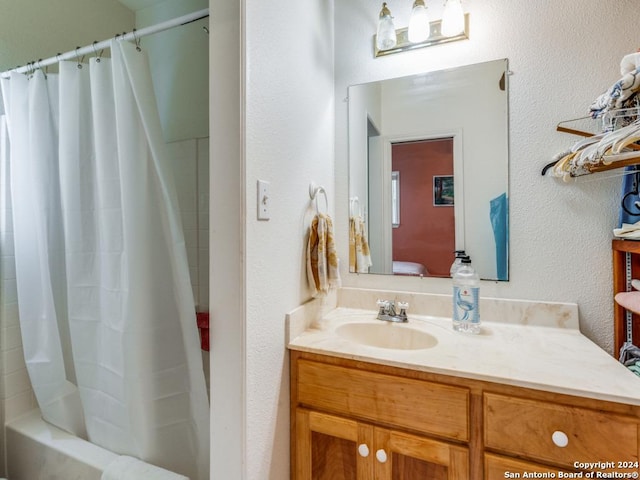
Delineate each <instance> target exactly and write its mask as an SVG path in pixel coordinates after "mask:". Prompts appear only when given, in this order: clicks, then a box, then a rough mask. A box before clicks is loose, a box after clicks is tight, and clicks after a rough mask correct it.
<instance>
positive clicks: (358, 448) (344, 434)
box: [295, 408, 374, 480]
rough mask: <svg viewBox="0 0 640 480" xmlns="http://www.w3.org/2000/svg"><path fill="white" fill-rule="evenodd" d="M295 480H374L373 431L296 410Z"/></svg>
mask: <svg viewBox="0 0 640 480" xmlns="http://www.w3.org/2000/svg"><path fill="white" fill-rule="evenodd" d="M295 442H296V467H295V479H296V480H374V476H373V463H372V461H371V456H372V454H373V427H371V426H369V425H364V424H360V423H358V422H356V421H354V420H348V419H345V418H340V417H335V416H333V415H327V414H324V413H318V412H314V411H310V410H305V409H302V408H298V409H297V410H296V436H295Z"/></svg>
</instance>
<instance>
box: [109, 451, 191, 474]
mask: <svg viewBox="0 0 640 480" xmlns="http://www.w3.org/2000/svg"><path fill="white" fill-rule="evenodd" d="M100 479H101V480H189V478H188V477H185V476H184V475H179V474H177V473H174V472H170V471H169V470H165V469H164V468H160V467H156V466H155V465H151V464H150V463H146V462H143V461H142V460H138V459H137V458H134V457H129V456H127V455H120V456H119V457H117V458H116V459H115V460H113V461H112V462H111V463H110V464H109V465H107V468H105V469H104V472H102V476H101V477H100Z"/></svg>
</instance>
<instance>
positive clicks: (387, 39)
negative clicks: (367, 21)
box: [376, 2, 398, 50]
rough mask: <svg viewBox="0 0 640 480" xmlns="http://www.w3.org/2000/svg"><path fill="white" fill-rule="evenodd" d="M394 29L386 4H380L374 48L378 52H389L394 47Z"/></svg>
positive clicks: (395, 39) (395, 40)
mask: <svg viewBox="0 0 640 480" xmlns="http://www.w3.org/2000/svg"><path fill="white" fill-rule="evenodd" d="M397 41H398V40H397V38H396V27H395V26H394V25H393V17H391V12H390V11H389V9H388V8H387V4H386V2H385V3H383V4H382V10H380V20H379V21H378V33H377V34H376V46H377V47H378V50H389V49H390V48H393V47H395V46H396V42H397Z"/></svg>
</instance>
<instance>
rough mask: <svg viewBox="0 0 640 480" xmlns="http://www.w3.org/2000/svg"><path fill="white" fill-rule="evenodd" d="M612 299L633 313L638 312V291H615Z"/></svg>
mask: <svg viewBox="0 0 640 480" xmlns="http://www.w3.org/2000/svg"><path fill="white" fill-rule="evenodd" d="M614 300H615V301H616V303H617V304H618V305H620V306H621V307H624V308H626V309H627V310H630V311H632V312H633V313H638V314H640V292H639V291H637V290H634V291H633V292H620V293H616V296H615V297H614Z"/></svg>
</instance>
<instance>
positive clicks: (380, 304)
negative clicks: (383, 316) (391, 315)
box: [376, 299, 389, 308]
mask: <svg viewBox="0 0 640 480" xmlns="http://www.w3.org/2000/svg"><path fill="white" fill-rule="evenodd" d="M376 305H377V306H378V307H380V308H386V307H388V306H389V300H380V299H378V300H376Z"/></svg>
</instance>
